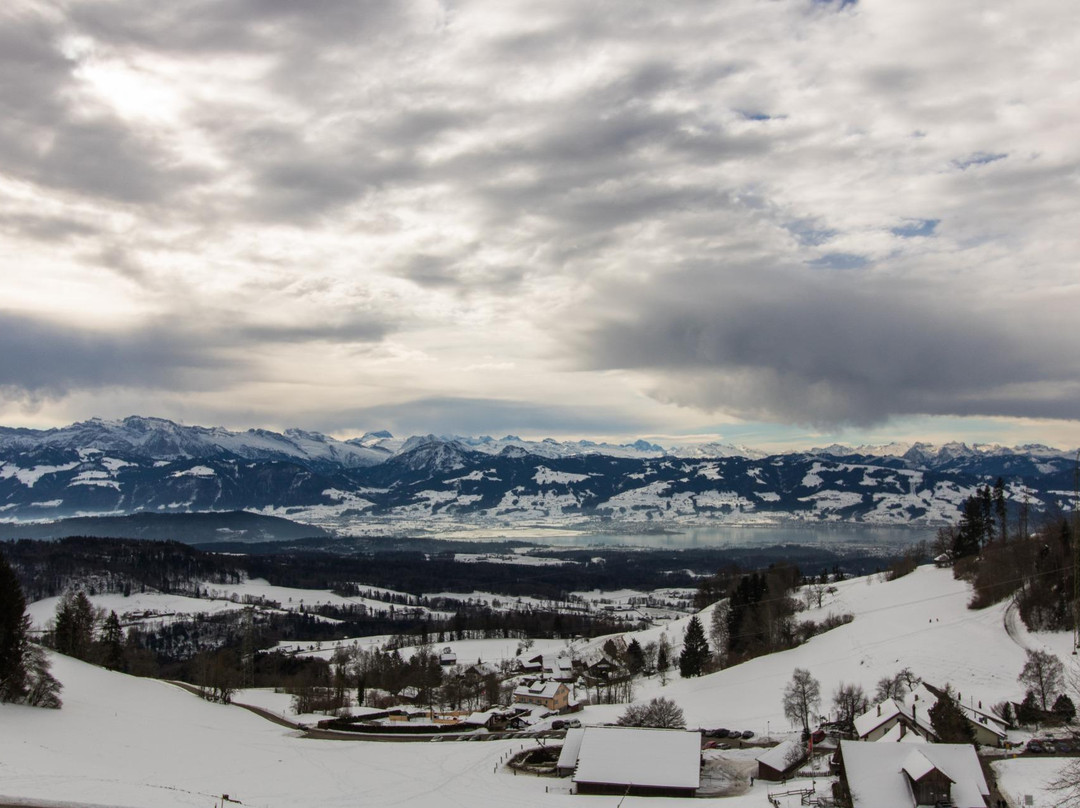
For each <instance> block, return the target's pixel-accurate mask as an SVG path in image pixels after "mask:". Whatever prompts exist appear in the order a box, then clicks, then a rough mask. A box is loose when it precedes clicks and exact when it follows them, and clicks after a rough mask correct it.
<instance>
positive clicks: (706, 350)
mask: <svg viewBox="0 0 1080 808" xmlns="http://www.w3.org/2000/svg"><path fill="white" fill-rule="evenodd" d="M963 291H966V294H961V293H960V292H963ZM609 293H610V298H609V299H608V300H607V301H606V306H605V312H604V313H603V314H601V315H599V316H597V317H596V318H595V320H594V324H593V325H592V327H591V328H588V329H586V330H585V331H584V332H583V333H582V334H581V335H579V341H578V342H577V343H576V347H577V348H578V350H579V351H580V353H581V355H582V356H584V357H586V359H585V360H584V361H585V362H586V363H587V367H589V368H591V369H628V370H634V371H638V372H641V373H642V374H644V376H645V377H646V378H647V379H651V380H652V381H651V382H647V383H648V385H649V389H650V392H651V394H652V395H653V396H655V397H657V398H658V399H661V400H664V401H669V402H672V403H676V404H680V405H683V406H691V407H700V408H703V409H706V410H722V411H725V412H729V413H734V414H737V415H739V416H740V417H743V418H746V419H752V420H765V421H781V422H794V423H802V424H813V425H816V426H826V427H837V426H844V425H858V426H865V425H869V424H875V423H881V422H883V421H885V420H887V419H889V418H890V417H893V416H895V415H906V414H930V415H982V416H993V415H1003V416H1023V417H1036V418H1060V419H1078V418H1080V397H1078V394H1080V381H1078V380H1080V348H1078V347H1077V342H1076V340H1075V339H1074V338H1073V336H1072V334H1071V329H1070V327H1069V318H1068V316H1060V315H1061V314H1065V313H1066V312H1064V311H1062V312H1060V314H1059V313H1053V312H1052V311H1051V310H1050V309H1049V308H1048V307H1043V308H1042V310H1041V311H1038V310H1037V311H1031V312H1029V313H1028V314H1026V315H1021V316H1017V314H1016V313H1015V312H1014V311H1012V310H1011V309H1012V306H1011V305H1010V301H1008V300H994V299H988V297H987V296H986V295H984V294H982V293H981V292H980V291H979V290H978V289H969V290H958V289H955V288H952V287H950V286H948V285H946V284H943V283H941V282H935V281H932V280H927V281H924V282H923V283H921V284H920V285H918V286H915V285H912V284H909V283H906V282H903V281H900V280H897V279H895V278H888V277H880V276H875V275H874V274H873V273H868V272H863V273H861V274H857V275H855V276H849V275H845V276H843V277H838V276H835V275H824V276H823V275H821V274H820V273H819V272H814V271H812V270H800V269H796V268H789V269H784V268H762V267H752V266H743V267H725V268H720V267H699V268H694V269H684V270H682V271H679V272H676V273H673V274H671V275H668V276H666V277H664V278H663V279H662V281H660V280H648V281H645V282H643V283H641V284H636V285H633V286H629V287H628V286H625V285H623V286H622V288H621V289H619V290H614V289H612V290H609ZM1072 296H1073V297H1074V298H1075V294H1073V295H1072ZM591 303H592V304H593V305H598V301H596V300H594V301H591ZM583 316H584V315H583Z"/></svg>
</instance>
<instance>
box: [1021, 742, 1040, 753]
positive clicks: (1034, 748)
mask: <svg viewBox="0 0 1080 808" xmlns="http://www.w3.org/2000/svg"><path fill="white" fill-rule="evenodd" d="M1024 749H1025V750H1027V751H1028V752H1031V753H1033V754H1039V753H1040V752H1042V751H1043V745H1042V744H1041V743H1039V742H1038V741H1028V742H1027V746H1025V747H1024Z"/></svg>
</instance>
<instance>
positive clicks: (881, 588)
mask: <svg viewBox="0 0 1080 808" xmlns="http://www.w3.org/2000/svg"><path fill="white" fill-rule="evenodd" d="M968 597H969V593H968V591H967V587H966V586H965V585H964V584H962V583H959V582H957V581H955V580H953V578H952V576H951V574H950V573H949V571H947V570H937V569H933V568H928V567H924V568H920V569H919V570H917V571H916V572H915V573H913V574H911V575H909V576H907V577H904V578H902V579H900V580H898V581H894V582H884V581H882V580H880V579H879V578H877V577H873V578H859V579H853V580H851V581H846V582H844V583H842V584H841V585H840V586H839V587H838V591H837V592H836V593H835V595H833V596H831V599H830V600H829V601H828V602H826V603H825V604H824V605H823V606H822V608H821V609H819V610H815V611H814V612H810V613H807V616H810V617H815V616H816V617H820V616H822V615H823V614H825V613H828V612H834V613H836V612H851V613H853V614H854V615H855V619H854V621H853V622H851V623H849V624H847V625H845V626H841V627H840V628H837V629H834V630H833V631H830V632H827V633H826V634H822V635H819V636H817V637H815V638H813V639H812V640H810V641H809V642H808V643H806V644H805V645H803V646H801V647H799V648H796V649H794V650H791V651H787V652H784V653H780V654H774V655H771V656H768V657H762V658H759V659H755V660H752V661H751V662H748V663H746V664H743V665H739V666H736V667H733V668H729V669H727V670H724V671H721V672H718V673H715V674H711V675H709V676H704V677H701V678H698V679H688V680H683V679H679V678H678V677H677V676H675V677H674V678H673V679H672V680H671V681H670V682H669V684H668V685H667V686H666V687H664V686H662V685H661V683H660V681H659V679H657V678H653V679H650V680H647V681H646V682H645V683H644V684H642V685H641V686H639V688H638V691H637V694H636V696H637V698H638V699H644V698H648V697H650V696H653V695H658V694H663V695H665V696H668V697H670V698H673V699H674V700H675V701H676V702H678V703H679V704H680V705H681V706H682V707H683V709H684V711H685V713H686V718H687V720H688V722H689V724H690V725H700V726H704V727H714V726H725V727H728V728H733V729H734V728H738V729H753V730H755V731H756V732H757V733H759V734H761V733H764V732H765V731H766V729H768V730H769V731H770V732H771V733H772V734H773V735H777V734H781V733H785V732H788V731H790V729H791V727H790V725H789V723H788V721H787V720H786V719H785V718H784V716H783V710H782V708H781V694H782V691H783V688H784V686H785V684H786V683H787V681H788V680H789V679H790V678H791V672H792V670H793V668H795V667H803V668H807V669H808V670H810V671H811V672H812V674H813V675H814V676H815V677H816V678H817V679H819V680H820V682H821V690H822V694H823V697H824V702H825V704H823V707H827V702H828V699H829V696H830V694H831V693H832V691H833V689H834V688H835V687H836V686H837V685H838V684H839V683H840V682H841V681H843V682H849V683H851V682H854V683H857V684H861V685H863V686H864V687H865V688H867V689H872V688H873V686H874V684H875V683H876V681H877V680H878V679H879V678H880V677H882V676H886V675H891V674H893V673H895V672H896V671H897V670H898V669H900V668H902V667H910V668H911V669H912V670H913V671H914V672H915V673H916V674H917V675H919V676H921V677H923V678H925V679H926V680H928V681H930V682H932V683H935V684H945V683H950V684H952V685H953V686H954V687H956V688H957V689H958V690H959V691H960V693H961V694H962V696H963V698H964V699H965V700H968V699H981V700H982V701H983V702H984V704H986V703H988V702H989V703H993V702H995V701H998V700H1001V699H1005V698H1014V699H1015V698H1018V697H1019V695H1020V689H1021V688H1020V686H1019V685H1018V684H1017V681H1016V677H1017V674H1018V673H1019V671H1020V668H1021V666H1022V665H1023V661H1024V648H1025V647H1046V648H1049V649H1051V650H1053V651H1055V652H1056V653H1058V655H1059V656H1061V658H1062V659H1067V660H1071V659H1072V658H1071V657H1069V656H1068V651H1069V650H1070V647H1071V646H1070V642H1071V637H1069V636H1066V635H1063V634H1050V635H1041V634H1040V635H1030V634H1028V633H1027V632H1024V631H1022V630H1018V628H1017V626H1016V625H1015V621H1013V620H1012V619H1011V615H1010V614H1009V611H1008V609H1007V607H1006V606H1005V605H999V606H995V607H993V608H990V609H987V610H984V611H980V612H972V611H969V610H968V609H967V608H966V604H967V600H968ZM684 623H685V619H684V620H683V621H681V622H679V623H672V624H669V625H668V626H667V627H665V628H664V629H663V630H664V631H666V632H667V633H668V636H669V637H671V638H672V639H678V638H679V637H680V636H681V631H682V625H683V624H684ZM1007 627H1008V629H1009V630H1007ZM660 631H661V629H650V630H649V631H647V632H643V633H641V634H639V635H638V636H639V639H641V640H649V639H654V638H655V637H656V636H659V633H660ZM495 642H498V641H495ZM465 650H466V649H464V648H463V649H462V651H465ZM467 650H468V653H469V655H470V656H472V655H473V654H476V655H477V656H480V655H485V652H484V649H483V648H481V647H478V646H476V647H473V646H471V647H469V648H468V649H467ZM53 659H54V670H55V673H56V674H57V676H58V677H59V678H60V679H61V681H63V683H64V685H65V690H64V693H63V698H64V702H65V705H64V708H63V709H62V710H60V711H55V712H54V711H42V710H36V709H31V708H26V707H16V706H12V705H2V706H0V761H2V765H0V803H3V802H5V801H8V802H11V801H12V799H11V798H34V799H37V800H54V801H69V802H72V803H78V804H80V805H84V804H91V805H117V806H142V805H154V806H207V805H212V804H213V801H214V800H215V798H218V797H220V795H222V794H229V795H230V797H231V798H233V799H238V800H241V801H242V802H243V803H244V804H245V805H249V806H294V805H321V806H339V805H340V806H345V805H349V806H353V805H356V804H362V805H373V806H375V805H378V806H384V805H386V806H389V805H407V806H428V805H431V806H469V808H487V806H501V805H507V804H513V805H519V806H561V805H568V804H569V803H567V801H566V800H567V799H568V798H567V796H566V795H565V793H545V789H546V788H547V787H549V786H552V787H557V786H559V785H560V782H559V781H552V780H542V779H537V778H532V777H523V776H519V777H515V776H513V775H512V774H511V773H510V772H509V771H508V770H506V769H504V768H502V767H500V758H501V757H503V756H504V755H505V754H506V752H507V751H509V750H515V751H516V750H517V749H519V748H520V747H521V745H522V743H523V742H522V741H520V740H519V741H495V742H489V743H483V744H475V743H472V744H466V743H443V744H431V743H423V744H410V745H407V746H406V745H402V744H383V743H372V742H351V743H346V742H334V741H317V740H310V739H302V738H299V737H297V733H296V732H294V731H291V730H289V729H286V728H283V727H280V726H277V725H274V724H272V723H269V722H267V721H266V720H264V719H262V718H259V717H257V716H255V715H252V714H250V713H248V712H246V711H244V710H242V709H240V708H238V707H235V706H233V707H222V706H216V705H211V704H207V703H204V702H201V701H199V700H198V699H196V698H194V697H193V696H191V695H189V694H188V693H186V692H183V691H181V690H179V689H178V688H175V687H172V686H170V685H167V684H164V683H160V682H156V681H151V680H145V679H135V678H132V677H128V676H125V675H122V674H116V673H109V672H106V671H103V670H101V669H98V668H94V667H91V666H88V665H85V664H83V663H80V662H76V661H74V660H70V659H67V658H64V657H57V656H54V657H53ZM621 710H622V708H621V707H619V706H614V705H612V706H597V707H588V708H586V710H585V712H584V713H583V715H582V718H583V719H584V721H585V722H586V723H595V722H600V721H606V720H611V719H612V718H613V717H614V716H615V715H617V714H618V713H619V712H620V711H621ZM529 743H532V742H531V741H530V742H529ZM1036 763H1038V764H1039V765H1043V762H1042V761H1036ZM1016 765H1020V766H1021V767H1022V766H1023V765H1026V762H1016V763H1015V764H1010V767H1009V768H1008V776H1009V777H1010V778H1011V782H1014V783H1016V784H1017V788H1023V787H1025V784H1028V783H1032V782H1034V780H1032V777H1031V776H1030V772H1031V771H1032V770H1031V769H1024V768H1020V769H1017V768H1016ZM1043 767H1044V768H1046V766H1045V765H1044V766H1043ZM1040 772H1041V770H1040ZM1039 776H1041V774H1040V775H1039ZM563 785H564V783H563ZM759 786H760V784H759ZM755 788H756V790H755V791H752V792H750V793H748V794H746V795H744V796H743V797H735V798H731V799H728V800H725V802H724V803H723V805H724V806H725V808H750V806H760V805H762V804H765V799H764V798H765V791H764V789H763V788H760V787H755ZM574 799H575V800H585V802H583V803H582V804H588V805H596V806H599V805H605V806H606V805H614V803H615V802H616V801H617V800H616V798H580V797H576V798H574ZM575 804H576V803H575ZM624 804H625V805H627V806H635V805H636V806H638V808H643V806H646V805H648V806H655V805H656V804H657V803H656V802H655V801H649V800H645V799H638V800H635V799H628V800H626V802H625V803H624ZM688 804H689V803H688Z"/></svg>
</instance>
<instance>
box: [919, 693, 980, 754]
mask: <svg viewBox="0 0 1080 808" xmlns="http://www.w3.org/2000/svg"><path fill="white" fill-rule="evenodd" d="M930 725H931V726H932V727H933V728H934V734H936V735H937V736H938V741H939V742H941V743H974V742H975V732H974V731H973V730H972V729H971V725H970V724H969V723H968V720H967V718H965V717H964V713H963V712H962V711H961V710H960V705H959V704H957V703H956V697H955V696H953V692H952V689H951V688H950V687H949V686H948V685H946V686H945V691H944V692H943V693H942V694H941V695H940V696H939V697H938V700H937V704H935V705H934V706H933V707H931V708H930Z"/></svg>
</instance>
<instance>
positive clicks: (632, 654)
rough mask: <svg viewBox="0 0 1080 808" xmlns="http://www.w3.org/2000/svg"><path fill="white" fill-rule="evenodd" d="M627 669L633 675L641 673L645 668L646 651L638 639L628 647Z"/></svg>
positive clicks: (632, 641)
mask: <svg viewBox="0 0 1080 808" xmlns="http://www.w3.org/2000/svg"><path fill="white" fill-rule="evenodd" d="M626 667H627V669H628V670H629V671H630V673H633V674H637V673H641V671H642V669H643V668H644V667H645V651H644V650H642V648H641V643H639V642H638V641H637V640H636V639H635V640H631V641H630V645H628V646H627V647H626Z"/></svg>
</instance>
